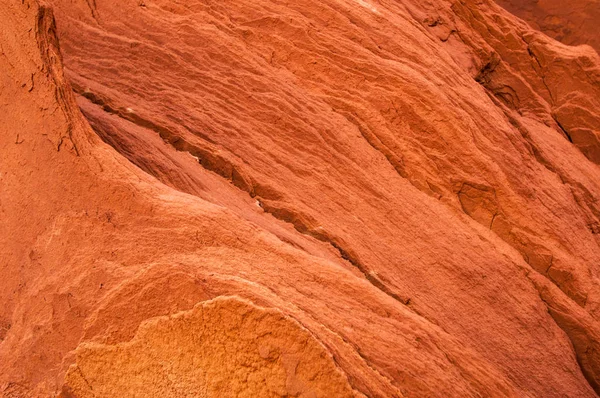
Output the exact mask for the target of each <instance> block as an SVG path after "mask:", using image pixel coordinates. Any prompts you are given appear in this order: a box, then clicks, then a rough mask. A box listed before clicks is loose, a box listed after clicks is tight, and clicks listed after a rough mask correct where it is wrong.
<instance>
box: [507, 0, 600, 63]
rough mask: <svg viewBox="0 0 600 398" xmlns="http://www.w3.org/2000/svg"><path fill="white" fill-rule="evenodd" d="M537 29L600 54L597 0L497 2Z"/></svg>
mask: <svg viewBox="0 0 600 398" xmlns="http://www.w3.org/2000/svg"><path fill="white" fill-rule="evenodd" d="M497 2H498V4H500V5H501V6H503V7H505V8H506V9H507V10H509V11H510V12H512V13H513V14H515V15H517V16H518V17H519V18H523V19H524V20H526V21H527V22H529V23H530V24H531V25H532V26H533V27H534V28H535V29H538V30H541V31H542V32H544V33H546V34H547V35H548V36H551V37H553V38H555V39H556V40H559V41H561V42H563V43H565V44H569V45H580V44H588V45H590V46H592V47H594V48H595V49H596V51H600V34H599V32H598V21H600V2H599V1H598V0H572V1H568V2H565V1H560V0H497Z"/></svg>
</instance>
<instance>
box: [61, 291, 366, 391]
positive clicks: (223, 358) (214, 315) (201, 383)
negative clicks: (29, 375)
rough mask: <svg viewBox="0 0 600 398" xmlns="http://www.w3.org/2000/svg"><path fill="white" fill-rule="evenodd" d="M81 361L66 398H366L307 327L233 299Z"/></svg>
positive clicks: (162, 323) (91, 349) (83, 351)
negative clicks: (248, 397) (223, 397)
mask: <svg viewBox="0 0 600 398" xmlns="http://www.w3.org/2000/svg"><path fill="white" fill-rule="evenodd" d="M76 356H77V362H76V364H75V365H72V366H71V367H70V369H69V371H68V372H67V375H66V377H65V386H64V387H63V389H62V393H61V395H59V396H61V397H97V396H104V397H109V396H120V397H140V396H144V397H159V396H160V397H185V396H193V397H213V396H261V397H282V396H293V397H364V395H363V394H359V393H357V392H356V391H354V390H353V389H352V387H350V385H349V383H348V380H347V379H346V376H345V375H344V374H343V372H341V371H340V369H339V368H338V367H337V366H336V364H335V362H334V360H333V358H332V356H331V354H329V352H327V350H326V349H325V347H324V346H322V345H321V344H320V343H319V342H318V341H317V340H316V339H315V337H314V336H313V335H312V334H310V332H308V331H307V330H306V329H304V328H303V327H302V326H301V325H300V324H298V323H297V322H295V321H293V320H291V319H290V318H288V317H285V316H284V315H283V314H282V313H281V312H279V311H277V310H267V309H264V308H260V307H256V306H254V305H253V304H251V303H249V302H247V301H244V300H240V299H237V298H231V297H229V298H228V297H218V298H216V299H214V300H211V301H208V302H202V303H199V304H197V305H196V306H194V308H193V309H191V310H189V311H185V312H181V313H178V314H176V315H173V316H170V317H161V318H156V319H152V320H147V321H144V323H142V325H141V326H140V328H139V329H138V331H137V333H136V335H135V337H134V338H133V340H131V341H130V342H127V343H119V344H117V345H102V344H94V343H84V344H83V345H81V346H79V347H78V348H77V350H76Z"/></svg>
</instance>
